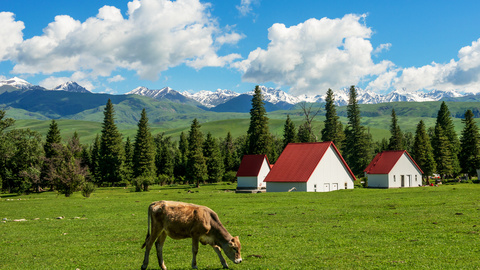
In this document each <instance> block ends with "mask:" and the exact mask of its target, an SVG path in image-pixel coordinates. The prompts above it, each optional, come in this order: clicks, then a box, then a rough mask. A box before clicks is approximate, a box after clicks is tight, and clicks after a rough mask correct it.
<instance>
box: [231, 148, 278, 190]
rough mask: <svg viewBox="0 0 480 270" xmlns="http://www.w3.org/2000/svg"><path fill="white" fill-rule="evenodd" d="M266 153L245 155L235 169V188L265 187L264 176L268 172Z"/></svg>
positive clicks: (268, 163) (268, 164)
mask: <svg viewBox="0 0 480 270" xmlns="http://www.w3.org/2000/svg"><path fill="white" fill-rule="evenodd" d="M270 167H271V166H270V162H269V161H268V158H267V156H266V155H245V156H243V158H242V163H240V167H239V168H238V171H237V190H240V189H247V190H248V189H265V183H264V182H263V180H265V177H267V174H268V173H269V172H270Z"/></svg>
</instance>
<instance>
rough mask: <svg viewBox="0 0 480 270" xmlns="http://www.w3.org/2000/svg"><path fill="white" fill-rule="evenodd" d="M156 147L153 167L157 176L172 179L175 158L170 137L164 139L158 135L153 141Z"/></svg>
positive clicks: (161, 135)
mask: <svg viewBox="0 0 480 270" xmlns="http://www.w3.org/2000/svg"><path fill="white" fill-rule="evenodd" d="M154 142H155V147H156V155H155V167H156V168H157V176H160V175H165V176H168V177H169V178H172V177H173V175H174V166H175V164H174V159H175V157H176V156H177V154H176V153H174V149H173V148H174V144H173V143H172V142H171V141H170V137H164V136H163V134H158V135H157V136H155V139H154Z"/></svg>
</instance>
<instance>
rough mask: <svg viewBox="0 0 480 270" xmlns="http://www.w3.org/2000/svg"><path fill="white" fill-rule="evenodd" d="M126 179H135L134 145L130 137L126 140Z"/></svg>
mask: <svg viewBox="0 0 480 270" xmlns="http://www.w3.org/2000/svg"><path fill="white" fill-rule="evenodd" d="M123 167H124V168H123V169H124V177H125V180H126V181H128V182H130V181H132V179H133V145H132V142H131V141H130V137H127V140H126V141H125V163H124V165H123Z"/></svg>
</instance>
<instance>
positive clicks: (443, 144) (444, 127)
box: [432, 102, 461, 176]
mask: <svg viewBox="0 0 480 270" xmlns="http://www.w3.org/2000/svg"><path fill="white" fill-rule="evenodd" d="M437 127H439V128H437ZM454 128H455V127H454V125H453V121H452V119H451V116H450V111H449V109H448V106H447V104H446V103H445V102H442V105H441V106H440V110H439V111H438V115H437V121H436V123H435V130H434V136H433V138H432V147H433V149H434V153H435V162H436V163H437V168H438V169H441V170H442V172H441V173H442V174H445V175H449V176H455V175H456V174H458V173H459V172H460V170H461V168H460V162H459V160H458V153H459V151H460V142H459V140H458V137H457V134H456V133H455V130H454ZM440 132H441V133H442V134H440ZM440 136H445V137H446V140H444V138H440ZM442 151H444V152H442ZM446 155H448V159H445V158H444V156H446ZM442 163H445V164H442ZM446 163H448V165H447V164H446ZM439 173H440V172H439Z"/></svg>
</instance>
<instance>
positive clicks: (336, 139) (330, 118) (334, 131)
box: [322, 88, 345, 149]
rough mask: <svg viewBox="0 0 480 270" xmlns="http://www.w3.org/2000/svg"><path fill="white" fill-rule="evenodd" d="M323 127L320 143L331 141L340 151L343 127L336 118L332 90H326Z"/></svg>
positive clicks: (343, 138)
mask: <svg viewBox="0 0 480 270" xmlns="http://www.w3.org/2000/svg"><path fill="white" fill-rule="evenodd" d="M324 123H325V127H324V128H323V129H322V141H324V142H326V141H332V142H333V143H334V144H335V146H336V147H337V148H338V149H342V148H343V147H342V144H343V141H344V140H345V134H344V133H343V126H342V123H341V122H340V120H339V117H338V116H337V111H336V108H335V97H334V94H333V91H332V89H330V88H329V89H328V91H327V96H326V98H325V121H324Z"/></svg>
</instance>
